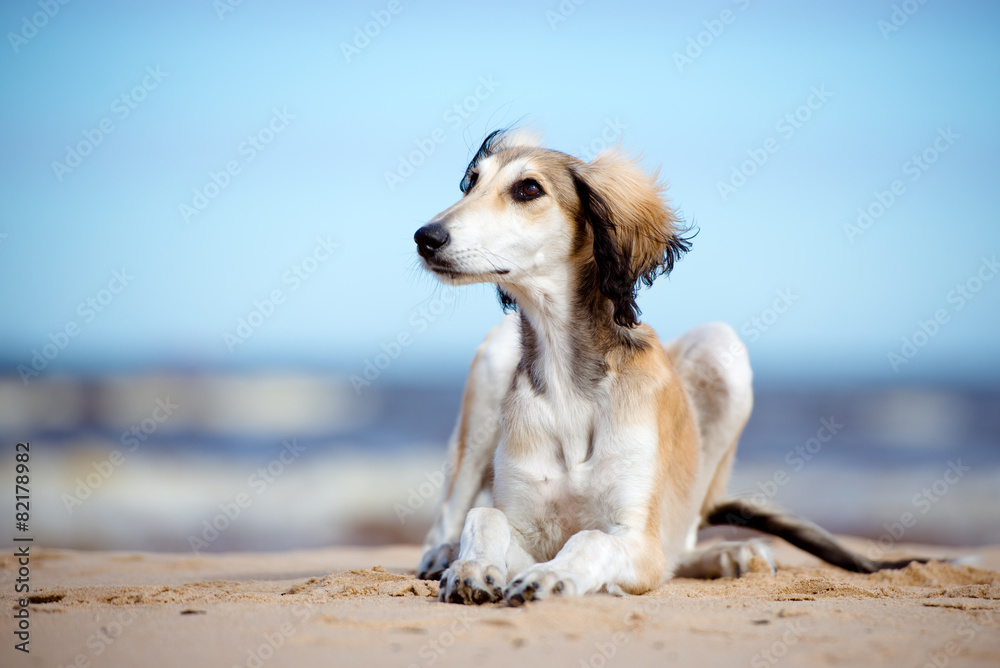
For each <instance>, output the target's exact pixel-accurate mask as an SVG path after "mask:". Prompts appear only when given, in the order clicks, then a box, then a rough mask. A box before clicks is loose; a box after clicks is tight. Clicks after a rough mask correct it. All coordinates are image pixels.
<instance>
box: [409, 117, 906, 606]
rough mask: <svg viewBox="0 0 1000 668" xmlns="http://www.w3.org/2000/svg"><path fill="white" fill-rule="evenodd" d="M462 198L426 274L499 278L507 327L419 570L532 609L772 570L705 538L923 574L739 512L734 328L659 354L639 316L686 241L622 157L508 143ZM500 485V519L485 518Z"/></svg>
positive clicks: (449, 585) (483, 155) (704, 332)
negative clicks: (488, 497) (773, 542)
mask: <svg viewBox="0 0 1000 668" xmlns="http://www.w3.org/2000/svg"><path fill="white" fill-rule="evenodd" d="M460 189H461V191H462V198H461V199H460V200H459V201H458V202H457V203H456V204H454V205H453V206H451V207H450V208H448V209H446V210H445V211H443V212H441V213H440V214H438V215H437V216H435V217H434V218H433V220H432V221H431V222H429V223H427V224H426V225H423V226H422V227H420V229H418V230H417V231H416V233H415V235H414V241H415V242H416V245H417V251H418V254H419V256H420V259H421V263H422V265H423V267H424V268H425V269H426V270H428V271H430V272H431V273H432V274H434V275H435V276H436V277H437V278H438V279H440V280H441V281H443V282H444V283H447V284H452V285H463V284H470V283H492V284H495V285H496V287H497V291H498V295H499V299H500V302H501V304H502V305H503V306H504V310H505V311H507V312H508V313H507V314H506V315H505V317H504V319H503V320H502V321H501V323H500V324H499V325H497V326H496V327H495V328H494V329H493V330H492V331H491V332H490V333H489V334H488V335H487V337H486V339H485V340H484V342H483V343H482V345H481V346H480V347H479V350H478V351H477V354H476V356H475V359H474V361H473V363H472V366H471V369H470V373H469V377H468V381H467V384H466V387H465V390H464V394H463V399H462V407H461V413H460V415H459V419H458V423H457V425H456V428H455V432H454V435H453V437H452V440H451V444H450V449H449V464H448V466H447V469H446V470H447V474H448V475H447V480H446V484H445V490H444V498H443V500H442V502H441V504H440V506H439V508H438V513H437V518H436V520H435V521H434V524H433V526H432V527H431V530H430V532H429V533H428V536H427V540H426V542H425V545H424V548H425V549H424V554H423V557H422V558H421V561H420V564H419V566H418V569H417V576H418V577H420V578H423V579H438V578H440V581H441V586H440V600H442V601H448V602H454V603H464V604H483V603H489V602H497V601H501V600H505V601H506V602H507V603H509V604H511V605H520V604H523V603H524V602H526V601H530V600H537V599H544V598H546V597H550V596H555V595H561V596H567V595H580V594H589V593H593V592H600V591H604V592H610V593H613V594H625V593H628V594H642V593H644V592H647V591H649V590H651V589H653V588H655V587H657V586H659V585H660V584H661V583H662V582H663V581H664V580H666V579H668V578H670V577H673V576H686V577H701V578H716V577H724V576H730V577H733V576H740V575H742V574H744V573H746V572H748V571H750V570H751V569H757V568H761V569H764V570H767V571H771V572H773V571H774V570H775V565H774V559H773V557H772V555H771V552H770V550H769V548H768V547H767V545H766V544H765V543H763V542H761V541H759V540H756V539H754V540H750V541H746V542H736V541H725V542H720V543H716V544H714V545H712V546H710V547H708V548H706V549H702V550H697V549H696V540H697V534H698V530H699V528H701V527H704V526H709V525H715V524H731V525H741V526H745V527H749V528H752V529H757V530H759V531H763V532H766V533H770V534H774V535H777V536H780V537H782V538H784V539H786V540H788V541H790V542H791V543H793V544H795V545H797V546H799V547H802V548H803V549H806V550H808V551H809V552H812V553H813V554H816V555H817V556H819V557H821V558H822V559H825V560H826V561H828V562H830V563H833V564H836V565H838V566H841V567H843V568H847V569H850V570H853V571H859V572H873V571H875V570H879V569H881V568H898V567H901V566H903V565H905V564H907V563H909V560H906V561H900V562H881V561H878V562H877V561H873V560H869V559H866V558H865V557H863V556H860V555H857V554H854V553H851V552H850V551H848V550H847V549H846V548H844V547H843V546H841V545H840V544H839V543H838V542H837V541H836V540H835V539H834V538H833V537H832V536H831V535H830V534H828V533H826V532H825V531H824V530H822V529H820V528H819V527H817V526H816V525H814V524H811V523H809V522H807V521H805V520H802V519H800V518H797V517H794V516H792V515H790V514H788V513H785V512H783V511H780V510H777V509H772V508H763V507H755V506H752V505H750V504H748V503H746V502H744V501H741V500H738V499H731V498H727V496H726V486H727V481H728V478H729V474H730V471H731V469H732V466H733V459H734V455H735V452H736V445H737V442H738V440H739V437H740V434H741V432H742V430H743V427H744V425H745V424H746V423H747V420H748V419H749V417H750V412H751V408H752V406H753V391H752V388H751V381H752V373H751V369H750V363H749V360H748V357H747V354H746V347H745V346H744V345H743V344H742V343H741V342H740V340H739V338H738V337H737V336H736V334H735V332H734V331H733V330H732V328H730V327H729V326H728V325H726V324H722V323H710V324H704V325H701V326H698V327H696V328H695V329H693V330H691V331H689V332H688V333H686V334H684V335H683V336H681V337H679V338H677V339H676V340H673V341H671V342H669V343H667V344H666V345H663V344H662V343H661V342H660V340H659V338H658V337H657V335H656V333H655V332H654V331H653V329H652V328H650V327H649V326H648V325H645V324H642V323H641V322H640V321H639V315H640V311H639V307H638V305H637V303H636V297H637V291H638V288H639V287H640V284H645V285H651V284H652V282H653V280H654V279H655V278H656V277H657V276H658V275H661V274H668V273H670V271H671V270H672V269H673V267H674V265H675V263H676V262H677V261H678V260H679V259H680V258H681V257H682V256H683V255H684V254H685V253H686V252H687V251H688V250H689V249H690V247H691V234H690V231H689V230H687V229H686V228H685V227H684V226H683V224H682V223H681V221H680V219H679V217H678V216H677V215H676V213H675V212H674V210H673V209H672V208H671V206H670V204H669V202H668V201H667V200H666V199H665V197H664V187H663V186H662V185H661V184H660V183H658V181H657V175H656V174H651V173H649V172H647V171H645V170H644V169H643V168H642V167H641V166H640V165H639V163H638V161H637V160H636V159H634V158H632V157H630V156H629V155H627V154H625V153H624V152H622V151H621V150H620V149H612V150H609V151H605V152H603V153H601V154H600V155H598V156H597V157H596V158H594V159H593V160H591V161H590V162H584V161H582V160H580V159H578V158H575V157H572V156H570V155H567V154H565V153H561V152H558V151H554V150H550V149H545V148H541V147H540V145H539V144H538V143H537V142H536V141H532V140H530V139H526V138H525V136H524V135H523V134H521V133H518V132H510V131H503V130H498V131H495V132H493V133H491V134H489V135H488V136H487V137H486V139H485V140H484V141H483V143H482V145H481V146H480V147H479V150H478V151H477V152H476V154H475V156H474V157H473V158H472V161H471V162H470V163H469V165H468V167H467V168H466V170H465V174H464V176H463V178H462V180H461V183H460ZM721 360H725V363H722V362H721ZM490 489H491V491H492V499H493V506H492V507H473V506H474V504H475V501H476V499H477V497H478V496H479V494H480V493H481V492H482V491H484V490H490Z"/></svg>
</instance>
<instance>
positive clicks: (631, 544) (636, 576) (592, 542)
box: [504, 530, 666, 605]
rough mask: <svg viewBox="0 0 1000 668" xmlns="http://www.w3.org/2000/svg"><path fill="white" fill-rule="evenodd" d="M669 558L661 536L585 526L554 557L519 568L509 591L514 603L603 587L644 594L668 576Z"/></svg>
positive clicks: (593, 590)
mask: <svg viewBox="0 0 1000 668" xmlns="http://www.w3.org/2000/svg"><path fill="white" fill-rule="evenodd" d="M665 565H666V560H665V558H664V556H663V548H662V547H661V546H660V543H659V541H656V540H651V539H648V538H647V537H645V536H631V535H627V534H626V535H623V536H617V535H611V534H609V533H606V532H604V531H595V530H590V531H581V532H579V533H577V534H575V535H573V536H572V537H571V538H570V539H569V540H568V541H566V544H565V545H564V546H563V548H562V549H561V550H559V553H558V554H556V556H555V558H553V559H552V560H551V561H547V562H544V563H540V564H535V565H533V566H530V567H528V568H527V569H526V570H524V571H522V572H519V573H518V574H517V576H516V577H515V578H514V579H513V581H511V583H510V584H509V585H508V586H507V588H506V589H505V590H504V598H505V599H506V600H507V602H508V603H510V604H511V605H521V604H522V603H524V602H525V601H531V600H536V599H541V598H546V597H548V596H553V595H563V596H574V595H579V594H590V593H593V592H598V591H602V590H604V591H609V592H612V593H616V594H620V593H624V592H628V593H633V594H639V593H643V592H645V591H649V590H650V589H652V588H653V587H655V586H657V585H658V584H659V583H660V582H661V581H662V579H663V571H664V567H665Z"/></svg>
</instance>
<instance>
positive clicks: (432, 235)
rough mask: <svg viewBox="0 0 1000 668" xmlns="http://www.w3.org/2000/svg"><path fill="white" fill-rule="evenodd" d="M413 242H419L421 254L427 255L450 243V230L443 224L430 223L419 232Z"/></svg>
mask: <svg viewBox="0 0 1000 668" xmlns="http://www.w3.org/2000/svg"><path fill="white" fill-rule="evenodd" d="M413 240H414V241H416V242H417V250H418V251H419V252H420V254H421V255H426V254H428V253H430V252H432V251H436V250H437V249H439V248H441V247H442V246H444V245H445V244H446V243H448V230H446V229H445V228H444V225H442V224H441V223H429V224H427V225H424V226H423V227H421V228H420V229H419V230H417V233H416V234H414V235H413Z"/></svg>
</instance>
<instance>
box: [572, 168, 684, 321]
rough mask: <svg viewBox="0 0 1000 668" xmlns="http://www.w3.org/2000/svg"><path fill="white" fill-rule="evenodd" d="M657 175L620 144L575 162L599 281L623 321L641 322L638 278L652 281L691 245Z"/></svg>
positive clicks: (585, 220) (578, 185)
mask: <svg viewBox="0 0 1000 668" xmlns="http://www.w3.org/2000/svg"><path fill="white" fill-rule="evenodd" d="M656 178H657V175H656V174H648V173H647V172H645V171H644V170H643V169H642V168H641V167H639V165H638V164H637V162H636V160H635V159H634V158H631V157H629V156H626V155H624V154H622V153H621V152H620V151H618V150H612V151H606V152H603V153H601V154H600V155H598V156H597V157H596V158H594V160H592V161H591V162H589V163H584V164H580V165H577V166H575V167H574V168H573V180H574V183H575V185H576V191H577V196H578V197H579V200H580V216H581V217H582V220H581V222H582V223H584V224H586V225H587V226H589V228H590V230H591V232H592V234H593V242H594V248H593V252H594V263H595V265H596V271H597V286H598V289H599V290H600V291H601V294H603V295H604V296H605V297H607V298H608V299H610V300H611V303H612V304H613V306H614V320H615V322H616V323H618V324H619V325H621V326H623V327H634V326H635V325H637V324H639V313H640V311H639V306H638V305H637V304H636V301H635V298H636V292H637V291H638V288H639V282H640V281H642V282H643V283H645V284H646V285H652V283H653V280H654V279H655V278H656V277H657V276H659V275H660V274H661V273H663V274H666V273H670V270H671V269H673V266H674V262H676V261H677V260H678V259H680V257H681V256H682V255H683V254H684V253H686V252H687V251H688V250H690V248H691V242H690V239H689V238H685V237H684V236H683V234H684V233H685V232H686V230H685V229H684V228H683V227H682V225H681V223H680V221H679V219H678V218H677V216H676V214H675V213H674V211H673V210H672V209H671V208H670V206H669V205H668V204H667V202H666V200H665V198H664V197H663V190H664V187H663V186H662V185H661V184H659V183H657V180H656Z"/></svg>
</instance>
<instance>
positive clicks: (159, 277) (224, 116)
mask: <svg viewBox="0 0 1000 668" xmlns="http://www.w3.org/2000/svg"><path fill="white" fill-rule="evenodd" d="M224 6H228V5H223V4H222V1H221V0H220V2H216V3H214V4H213V3H212V2H210V1H208V0H204V1H200V2H180V3H139V4H136V3H125V2H101V3H89V4H88V3H78V2H70V3H68V4H66V5H59V4H58V3H57V2H55V1H53V2H52V3H51V5H50V4H47V3H46V2H44V1H42V2H37V1H36V2H13V3H6V4H5V5H4V7H3V9H0V27H2V29H3V32H4V35H5V39H4V44H3V45H2V46H0V54H2V55H0V59H2V61H0V68H2V72H3V82H4V90H5V99H6V100H7V102H6V103H5V104H4V105H3V110H2V112H0V113H2V114H3V119H4V123H3V126H2V132H3V136H4V142H3V145H4V151H3V152H2V155H0V182H2V183H3V198H2V204H0V234H3V235H4V236H2V237H0V284H2V285H3V288H2V292H0V316H2V317H0V345H2V348H0V350H2V358H3V359H4V360H5V362H4V363H5V365H6V368H5V369H4V371H5V372H8V373H16V372H17V371H16V369H17V365H19V364H26V365H30V362H31V359H32V356H33V351H36V350H37V351H42V349H43V348H44V347H45V346H46V345H49V346H50V347H49V349H48V352H49V353H55V354H52V355H49V356H50V357H51V358H52V359H50V360H47V362H46V363H47V367H46V369H45V370H44V372H43V373H52V372H57V371H78V370H89V371H93V370H97V371H99V370H101V369H108V368H151V367H156V366H160V365H176V364H181V365H184V366H187V367H192V368H197V367H202V366H206V367H218V366H225V367H248V368H252V367H255V366H260V365H271V364H275V363H282V362H294V363H295V364H297V365H298V366H300V367H304V368H309V367H315V368H322V369H336V370H339V371H340V372H342V373H345V374H350V373H358V372H360V371H361V370H362V369H363V368H364V365H365V361H366V360H371V359H374V356H375V355H377V354H379V353H380V352H381V351H382V350H383V347H385V348H388V349H389V350H390V351H392V350H394V344H392V343H391V342H393V341H399V340H400V338H401V337H402V340H404V341H407V342H408V343H407V344H406V345H405V346H401V347H400V350H399V355H398V358H397V359H395V360H393V362H392V364H391V365H390V366H389V367H388V368H387V369H385V370H384V372H383V375H384V376H385V377H387V378H392V379H396V380H407V379H413V378H416V377H418V376H421V375H423V374H427V373H428V372H429V371H431V370H433V371H434V374H435V377H441V378H444V377H446V376H447V377H448V378H449V379H450V378H451V377H452V376H454V375H456V374H460V373H461V372H462V370H463V369H464V368H465V367H466V365H467V364H468V361H469V359H471V356H472V353H473V350H474V348H475V346H476V345H477V343H478V341H479V340H480V339H481V338H482V336H483V334H484V333H485V332H486V330H487V329H488V328H489V327H490V326H491V325H492V324H493V323H494V322H495V321H496V320H497V318H498V315H499V307H498V305H497V304H496V300H495V298H494V295H493V291H492V289H491V288H489V287H482V286H475V287H467V288H462V289H460V290H451V289H445V288H443V287H442V286H440V285H438V284H436V283H435V282H434V281H433V279H431V278H430V277H428V276H425V275H424V274H423V273H422V272H421V271H420V270H419V267H418V265H417V263H416V260H415V253H414V248H413V242H412V235H413V232H414V231H415V230H416V229H417V227H419V226H420V225H421V224H422V223H423V222H425V221H427V220H429V219H430V218H431V217H432V216H433V215H434V214H435V213H437V212H438V211H440V210H442V209H444V208H446V207H447V206H449V205H450V204H451V203H452V202H453V201H454V200H455V199H457V197H458V196H459V191H458V182H459V179H460V177H461V175H462V172H463V169H464V166H465V164H466V162H467V161H468V158H469V156H470V154H471V152H472V151H473V150H474V149H475V148H476V147H477V146H478V143H479V141H480V140H481V138H482V137H483V136H484V135H485V134H486V133H487V132H488V131H490V130H492V129H495V128H497V127H501V126H507V125H511V124H516V123H529V124H532V125H534V126H535V127H537V128H539V129H540V130H542V132H543V133H544V136H545V139H546V143H547V144H548V145H549V146H551V147H552V148H556V149H559V150H564V151H566V152H569V153H574V154H577V155H581V154H586V153H588V152H589V151H591V150H593V149H597V148H599V147H600V146H601V145H602V144H603V143H606V142H607V141H610V143H615V142H618V141H622V142H623V144H624V145H625V146H626V147H628V148H630V149H633V150H635V151H638V152H641V153H642V155H643V160H644V162H645V164H647V165H649V167H650V168H655V167H660V168H661V176H662V177H663V178H664V180H666V181H667V182H668V183H669V184H670V196H671V198H672V199H673V201H674V204H675V205H676V206H677V207H678V208H679V210H680V211H681V212H682V213H683V214H684V216H685V217H686V218H687V219H688V220H689V221H691V222H693V223H694V224H696V225H697V226H698V228H699V229H700V232H699V234H698V236H697V238H696V239H695V242H694V248H693V251H692V252H691V253H690V254H689V255H688V256H687V257H686V258H685V259H684V260H683V261H682V262H681V263H680V264H679V265H678V266H677V268H676V269H675V271H674V273H673V274H672V275H671V276H670V278H669V279H660V280H659V281H658V283H657V284H656V285H655V286H654V287H653V288H652V289H650V290H647V291H645V292H644V293H643V294H642V295H641V298H640V306H641V307H642V308H643V311H644V319H645V320H646V321H647V322H649V323H651V324H652V325H654V326H655V327H656V328H657V329H658V330H659V331H660V333H661V335H662V336H664V338H668V337H670V336H673V335H676V334H678V333H680V332H682V331H684V330H685V329H687V328H689V327H690V326H692V325H694V324H696V323H698V322H701V321H704V320H724V321H727V322H729V323H730V324H732V325H733V326H734V327H736V328H737V330H739V331H741V332H742V334H743V335H744V337H745V339H746V340H747V342H748V345H749V347H750V352H751V356H752V359H753V360H754V361H755V366H756V368H757V370H758V375H759V376H761V377H764V378H791V379H807V380H812V381H816V380H819V381H820V382H822V380H823V379H841V380H848V381H850V380H855V379H857V380H866V381H871V380H875V381H886V382H909V381H915V380H926V379H936V380H947V381H973V382H984V381H992V380H994V379H995V378H996V376H997V374H998V372H1000V344H998V343H997V341H998V330H1000V276H997V275H996V274H998V273H1000V268H997V267H996V266H995V264H994V262H993V258H995V257H996V256H997V255H998V254H1000V225H998V222H1000V221H998V219H997V213H996V210H997V207H996V204H995V201H994V200H995V193H996V182H997V176H998V169H997V167H996V161H997V157H996V156H997V155H998V154H1000V126H998V124H997V118H1000V113H998V111H1000V109H998V106H1000V105H998V102H1000V100H998V95H1000V92H998V91H1000V86H998V85H997V84H998V83H1000V77H998V74H1000V42H998V41H997V39H996V35H997V34H998V28H1000V7H998V6H996V5H994V4H993V3H987V2H949V3H943V2H927V3H925V4H920V3H919V2H917V1H916V0H910V1H909V2H902V3H899V2H897V3H893V2H862V1H860V0H858V1H849V2H841V3H836V4H833V3H830V4H826V5H823V6H818V5H817V4H816V3H808V4H807V3H795V2H747V1H746V0H739V1H738V2H728V1H720V2H710V3H697V4H695V3H680V2H667V3H631V2H616V3H606V2H600V1H597V0H590V1H588V2H585V3H583V4H580V5H578V6H577V5H575V4H573V3H572V2H568V1H567V2H563V3H562V4H561V5H560V3H559V2H555V1H553V2H550V3H526V2H525V3H518V2H512V3H504V4H503V5H502V6H500V5H497V6H496V7H495V8H494V7H493V6H492V5H485V4H484V5H470V4H468V3H444V2H442V3H434V4H430V3H410V2H405V1H401V2H359V3H338V5H337V6H330V5H329V4H327V3H319V2H315V3H311V2H285V3H265V2H261V1H257V0H246V1H245V2H242V3H241V4H239V5H237V6H235V7H229V8H230V9H232V11H221V10H220V7H224ZM46 7H48V10H47V11H48V14H51V16H49V15H48V14H46V13H45V12H46ZM56 8H58V10H57V11H56ZM569 10H572V11H569ZM366 30H367V32H368V35H365V31H366ZM81 153H86V155H80V154H81ZM74 154H75V155H76V157H74ZM54 163H59V164H55V165H54ZM185 207H189V208H185ZM859 209H860V210H861V211H862V212H867V215H868V216H869V217H867V218H861V224H860V225H859V223H858V219H859V215H860V214H859ZM194 211H197V213H194ZM852 226H853V227H852ZM115 272H118V275H119V277H118V278H116V277H115ZM272 298H274V299H273V300H272ZM88 300H90V301H88ZM255 313H256V314H255ZM241 319H243V320H244V321H247V323H248V324H247V325H244V326H243V328H242V329H241V328H240V325H239V323H240V320H241ZM251 321H252V322H253V323H254V325H253V326H252V325H251V324H250V322H251ZM69 332H75V334H72V335H71V334H70V333H69ZM246 333H249V334H250V336H249V337H245V336H243V334H246ZM234 336H235V337H237V338H238V339H240V341H238V342H237V343H234V342H233V341H234V339H233V337H234ZM244 339H245V340H244ZM904 339H906V340H907V341H909V344H907V343H906V342H904ZM60 344H64V345H62V346H60ZM907 345H912V348H907ZM52 346H55V347H52ZM908 352H910V353H913V354H912V355H910V356H907V355H906V353H908ZM890 353H895V354H896V355H898V356H899V357H896V358H894V357H892V356H891V355H890ZM900 359H902V360H904V361H900ZM894 361H895V362H894Z"/></svg>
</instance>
